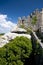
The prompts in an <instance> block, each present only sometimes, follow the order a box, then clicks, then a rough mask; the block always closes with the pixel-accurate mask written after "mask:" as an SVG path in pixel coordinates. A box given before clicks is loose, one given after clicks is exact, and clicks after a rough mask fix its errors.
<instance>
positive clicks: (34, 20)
mask: <svg viewBox="0 0 43 65" xmlns="http://www.w3.org/2000/svg"><path fill="white" fill-rule="evenodd" d="M36 22H37V17H36V16H34V17H32V24H33V25H35V24H36Z"/></svg>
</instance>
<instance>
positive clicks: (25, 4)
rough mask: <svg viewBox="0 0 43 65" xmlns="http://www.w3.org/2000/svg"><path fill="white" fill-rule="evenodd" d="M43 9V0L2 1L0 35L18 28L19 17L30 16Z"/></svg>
mask: <svg viewBox="0 0 43 65" xmlns="http://www.w3.org/2000/svg"><path fill="white" fill-rule="evenodd" d="M37 8H38V9H41V8H43V0H0V33H3V32H8V31H10V30H11V29H12V28H13V27H15V26H16V23H17V21H18V17H22V16H28V15H30V14H31V13H32V12H33V11H34V10H35V9H37Z"/></svg>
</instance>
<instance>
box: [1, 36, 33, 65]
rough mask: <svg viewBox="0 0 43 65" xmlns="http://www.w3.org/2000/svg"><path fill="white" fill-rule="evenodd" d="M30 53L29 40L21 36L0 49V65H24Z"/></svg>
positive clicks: (30, 45) (30, 44)
mask: <svg viewBox="0 0 43 65" xmlns="http://www.w3.org/2000/svg"><path fill="white" fill-rule="evenodd" d="M31 52H32V43H31V40H30V39H28V38H26V37H22V36H21V37H16V38H15V39H14V40H11V41H10V42H9V43H8V44H6V45H5V46H4V47H2V48H0V65H24V62H25V59H26V58H29V56H30V54H31Z"/></svg>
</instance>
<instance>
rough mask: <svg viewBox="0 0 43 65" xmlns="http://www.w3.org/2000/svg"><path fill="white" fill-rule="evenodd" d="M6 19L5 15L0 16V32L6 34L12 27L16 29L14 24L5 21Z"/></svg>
mask: <svg viewBox="0 0 43 65" xmlns="http://www.w3.org/2000/svg"><path fill="white" fill-rule="evenodd" d="M7 18H8V17H7V15H3V14H0V32H8V31H10V30H11V29H12V28H13V27H16V24H15V23H13V22H12V21H10V20H7Z"/></svg>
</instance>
